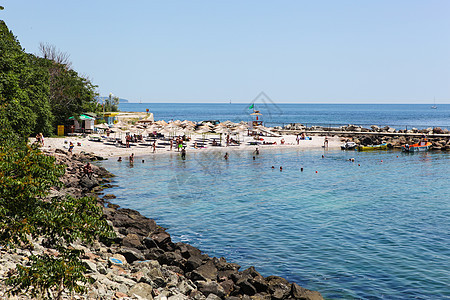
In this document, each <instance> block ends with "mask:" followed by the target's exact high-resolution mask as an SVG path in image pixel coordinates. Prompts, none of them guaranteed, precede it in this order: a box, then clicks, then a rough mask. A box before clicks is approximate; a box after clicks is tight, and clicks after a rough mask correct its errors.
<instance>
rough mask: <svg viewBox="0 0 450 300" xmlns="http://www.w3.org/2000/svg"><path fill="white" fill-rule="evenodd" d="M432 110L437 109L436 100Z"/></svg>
mask: <svg viewBox="0 0 450 300" xmlns="http://www.w3.org/2000/svg"><path fill="white" fill-rule="evenodd" d="M431 108H432V109H437V106H436V98H435V99H434V104H433V105H432V106H431Z"/></svg>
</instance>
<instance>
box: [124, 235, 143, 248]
mask: <svg viewBox="0 0 450 300" xmlns="http://www.w3.org/2000/svg"><path fill="white" fill-rule="evenodd" d="M122 245H123V246H124V247H129V248H136V249H138V248H140V247H141V246H142V243H141V239H140V238H139V236H138V235H137V234H134V233H130V234H128V235H127V236H126V237H125V238H124V239H123V240H122Z"/></svg>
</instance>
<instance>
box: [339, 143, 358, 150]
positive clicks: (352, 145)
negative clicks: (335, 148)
mask: <svg viewBox="0 0 450 300" xmlns="http://www.w3.org/2000/svg"><path fill="white" fill-rule="evenodd" d="M356 146H357V145H356V143H355V142H345V144H343V145H341V149H342V150H355V149H356Z"/></svg>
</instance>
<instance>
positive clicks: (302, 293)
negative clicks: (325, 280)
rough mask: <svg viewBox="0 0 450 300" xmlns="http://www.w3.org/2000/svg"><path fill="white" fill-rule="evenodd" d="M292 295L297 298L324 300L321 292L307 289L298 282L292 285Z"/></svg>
mask: <svg viewBox="0 0 450 300" xmlns="http://www.w3.org/2000/svg"><path fill="white" fill-rule="evenodd" d="M291 296H292V297H293V298H295V299H304V300H323V297H322V295H321V294H320V293H319V292H316V291H310V290H307V289H305V288H302V287H301V286H299V285H298V284H296V283H293V284H292V285H291Z"/></svg>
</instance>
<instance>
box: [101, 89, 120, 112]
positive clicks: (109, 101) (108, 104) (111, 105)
mask: <svg viewBox="0 0 450 300" xmlns="http://www.w3.org/2000/svg"><path fill="white" fill-rule="evenodd" d="M119 102H120V98H119V97H117V96H114V95H113V94H111V93H110V94H109V97H108V98H106V99H104V104H103V105H104V110H105V111H108V112H115V111H119Z"/></svg>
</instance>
